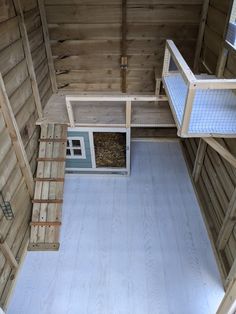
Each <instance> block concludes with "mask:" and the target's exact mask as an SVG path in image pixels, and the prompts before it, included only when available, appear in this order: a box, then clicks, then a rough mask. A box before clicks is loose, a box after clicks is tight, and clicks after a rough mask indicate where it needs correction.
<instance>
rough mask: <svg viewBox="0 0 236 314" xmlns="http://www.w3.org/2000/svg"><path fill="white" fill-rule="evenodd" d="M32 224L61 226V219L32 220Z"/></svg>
mask: <svg viewBox="0 0 236 314" xmlns="http://www.w3.org/2000/svg"><path fill="white" fill-rule="evenodd" d="M30 225H31V226H35V227H36V226H39V227H50V226H60V225H61V222H60V221H31V223H30Z"/></svg>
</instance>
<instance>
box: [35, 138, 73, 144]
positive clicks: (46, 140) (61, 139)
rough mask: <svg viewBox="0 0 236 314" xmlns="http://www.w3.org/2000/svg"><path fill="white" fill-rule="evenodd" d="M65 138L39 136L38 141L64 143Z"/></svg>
mask: <svg viewBox="0 0 236 314" xmlns="http://www.w3.org/2000/svg"><path fill="white" fill-rule="evenodd" d="M66 141H67V139H66V138H40V139H39V142H40V143H41V142H42V143H66Z"/></svg>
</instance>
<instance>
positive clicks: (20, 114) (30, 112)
mask: <svg viewBox="0 0 236 314" xmlns="http://www.w3.org/2000/svg"><path fill="white" fill-rule="evenodd" d="M21 5H22V8H23V11H24V16H25V21H26V26H27V31H28V36H29V40H30V47H31V51H32V56H33V62H34V67H35V71H36V76H37V83H38V88H39V92H40V96H41V99H42V104H43V105H44V104H45V102H46V100H47V98H48V97H49V96H50V94H51V87H50V79H49V75H48V69H47V60H46V55H45V48H44V43H43V37H42V34H41V22H40V17H39V13H38V8H37V1H36V0H24V1H23V0H22V1H21ZM0 72H1V74H2V76H3V80H4V83H5V86H6V91H7V95H8V97H9V100H10V105H11V107H12V110H13V113H14V116H15V119H16V122H17V127H18V128H19V131H20V135H21V138H22V142H23V145H24V149H25V151H26V154H27V158H28V160H29V163H30V166H31V170H32V173H34V172H35V169H36V157H37V155H38V137H39V129H38V128H36V126H35V121H36V119H37V118H38V113H37V107H36V104H35V99H34V94H33V90H32V85H31V79H30V75H29V71H28V65H27V61H26V57H25V51H24V47H23V41H22V36H21V33H20V29H19V21H18V18H17V16H16V11H15V7H14V4H13V2H12V0H0ZM2 110H3V108H1V106H0V190H2V191H3V194H4V197H5V198H6V200H7V201H10V202H11V204H12V208H13V211H14V214H15V218H14V219H13V220H12V221H7V220H6V219H5V217H4V216H3V213H2V211H1V210H0V233H1V236H2V237H3V239H4V240H5V241H6V243H7V245H8V246H9V247H10V249H11V251H12V253H13V255H14V257H16V259H17V261H18V260H20V259H21V257H22V255H23V253H24V249H25V247H26V244H27V241H28V239H29V221H30V219H31V209H32V203H31V199H30V194H29V192H28V190H27V186H26V183H25V179H24V177H23V174H22V172H21V169H20V167H19V164H18V160H17V157H16V154H15V151H14V147H13V145H12V141H11V137H10V135H12V134H11V133H10V132H9V130H8V128H7V127H6V125H5V121H4V118H3V115H2ZM14 278H15V272H14V271H13V269H12V268H11V266H10V265H9V263H7V260H6V259H5V258H4V256H3V253H2V252H1V251H0V306H4V304H5V303H6V301H7V298H8V296H9V291H10V289H11V286H12V283H13V282H14Z"/></svg>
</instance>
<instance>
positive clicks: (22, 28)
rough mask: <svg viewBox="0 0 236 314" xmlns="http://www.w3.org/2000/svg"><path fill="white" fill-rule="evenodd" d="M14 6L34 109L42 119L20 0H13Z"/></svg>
mask: <svg viewBox="0 0 236 314" xmlns="http://www.w3.org/2000/svg"><path fill="white" fill-rule="evenodd" d="M14 6H15V10H16V14H17V17H18V21H19V27H20V33H21V37H22V43H23V47H24V52H25V58H26V62H27V66H28V71H29V76H30V79H31V84H32V90H33V95H34V100H35V104H36V108H37V112H38V116H39V118H42V117H43V110H42V104H41V99H40V95H39V89H38V83H37V79H36V74H35V71H34V64H33V59H32V55H31V50H30V44H29V38H28V33H27V29H26V26H25V20H24V14H23V10H22V7H21V2H20V0H14Z"/></svg>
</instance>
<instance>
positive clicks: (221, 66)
mask: <svg viewBox="0 0 236 314" xmlns="http://www.w3.org/2000/svg"><path fill="white" fill-rule="evenodd" d="M228 54H229V51H228V49H226V48H225V47H222V49H221V53H220V56H219V59H218V62H217V68H216V76H217V77H219V78H222V77H223V74H224V70H225V66H226V62H227V58H228Z"/></svg>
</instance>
